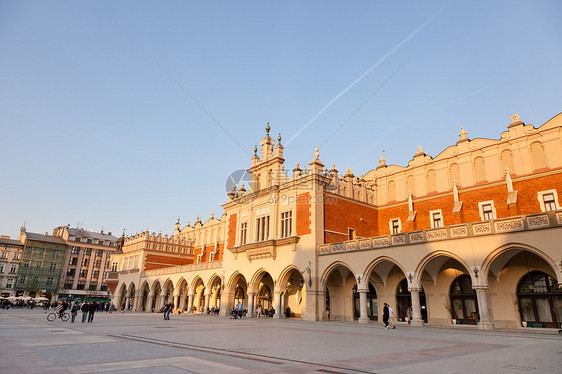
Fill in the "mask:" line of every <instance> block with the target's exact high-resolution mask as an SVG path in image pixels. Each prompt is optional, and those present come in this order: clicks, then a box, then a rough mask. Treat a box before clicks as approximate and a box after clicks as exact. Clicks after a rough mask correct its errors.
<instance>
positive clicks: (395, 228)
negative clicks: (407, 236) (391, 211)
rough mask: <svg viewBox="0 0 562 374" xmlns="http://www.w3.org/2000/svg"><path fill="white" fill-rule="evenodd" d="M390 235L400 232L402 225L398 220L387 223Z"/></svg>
mask: <svg viewBox="0 0 562 374" xmlns="http://www.w3.org/2000/svg"><path fill="white" fill-rule="evenodd" d="M389 226H390V233H391V234H392V235H396V234H399V233H400V231H402V225H401V222H400V219H399V218H396V219H391V220H390V221H389Z"/></svg>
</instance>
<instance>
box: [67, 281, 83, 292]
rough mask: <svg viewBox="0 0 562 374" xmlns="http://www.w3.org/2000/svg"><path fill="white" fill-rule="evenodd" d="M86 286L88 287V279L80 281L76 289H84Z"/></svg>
mask: <svg viewBox="0 0 562 374" xmlns="http://www.w3.org/2000/svg"><path fill="white" fill-rule="evenodd" d="M71 287H72V286H71ZM69 288H70V287H69ZM84 288H86V281H78V284H77V285H76V289H77V290H83V289H84Z"/></svg>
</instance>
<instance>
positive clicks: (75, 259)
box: [70, 257, 78, 265]
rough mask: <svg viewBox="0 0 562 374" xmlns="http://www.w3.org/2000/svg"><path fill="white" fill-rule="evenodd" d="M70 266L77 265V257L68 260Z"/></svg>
mask: <svg viewBox="0 0 562 374" xmlns="http://www.w3.org/2000/svg"><path fill="white" fill-rule="evenodd" d="M70 265H78V257H72V258H71V259H70Z"/></svg>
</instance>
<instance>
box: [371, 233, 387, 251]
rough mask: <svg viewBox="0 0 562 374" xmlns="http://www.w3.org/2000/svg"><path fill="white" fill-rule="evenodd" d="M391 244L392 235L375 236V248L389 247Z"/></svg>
mask: <svg viewBox="0 0 562 374" xmlns="http://www.w3.org/2000/svg"><path fill="white" fill-rule="evenodd" d="M389 245H390V237H389V236H385V237H382V238H373V248H380V247H388V246H389Z"/></svg>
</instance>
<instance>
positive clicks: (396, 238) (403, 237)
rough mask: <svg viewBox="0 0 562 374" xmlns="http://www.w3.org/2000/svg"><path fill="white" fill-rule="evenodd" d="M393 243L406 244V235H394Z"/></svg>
mask: <svg viewBox="0 0 562 374" xmlns="http://www.w3.org/2000/svg"><path fill="white" fill-rule="evenodd" d="M392 244H393V245H399V244H406V235H393V236H392Z"/></svg>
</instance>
